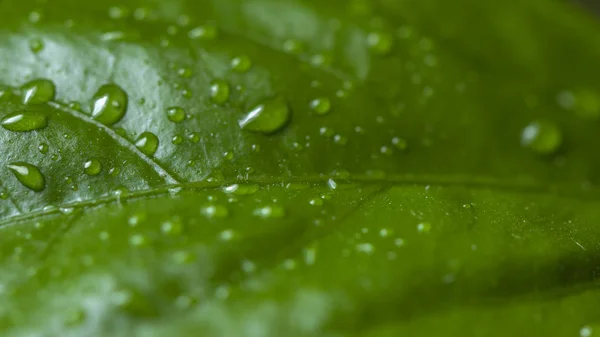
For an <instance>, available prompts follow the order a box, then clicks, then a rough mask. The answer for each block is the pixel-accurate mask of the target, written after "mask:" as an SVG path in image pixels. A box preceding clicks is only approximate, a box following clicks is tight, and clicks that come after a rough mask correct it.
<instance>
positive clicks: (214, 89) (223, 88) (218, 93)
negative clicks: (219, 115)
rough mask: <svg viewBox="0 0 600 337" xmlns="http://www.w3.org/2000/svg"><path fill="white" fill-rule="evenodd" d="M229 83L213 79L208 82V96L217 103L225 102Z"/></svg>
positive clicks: (227, 96)
mask: <svg viewBox="0 0 600 337" xmlns="http://www.w3.org/2000/svg"><path fill="white" fill-rule="evenodd" d="M229 93H230V88H229V84H228V83H227V82H225V81H224V80H214V81H212V82H211V84H210V98H211V100H212V101H213V102H214V103H216V104H219V105H222V104H225V103H226V102H227V100H229Z"/></svg>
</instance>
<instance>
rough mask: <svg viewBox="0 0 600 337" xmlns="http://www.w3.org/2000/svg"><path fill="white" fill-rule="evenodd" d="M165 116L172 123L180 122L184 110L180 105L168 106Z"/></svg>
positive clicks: (183, 116) (183, 117)
mask: <svg viewBox="0 0 600 337" xmlns="http://www.w3.org/2000/svg"><path fill="white" fill-rule="evenodd" d="M167 118H168V119H169V120H170V121H171V122H173V123H180V122H182V121H183V120H184V119H185V110H183V108H180V107H171V108H168V109H167Z"/></svg>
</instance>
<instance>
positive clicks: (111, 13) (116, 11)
mask: <svg viewBox="0 0 600 337" xmlns="http://www.w3.org/2000/svg"><path fill="white" fill-rule="evenodd" d="M128 15H129V10H128V9H127V8H126V7H123V6H112V7H110V8H109V9H108V17H109V18H111V19H114V20H118V19H123V18H126V17H127V16H128Z"/></svg>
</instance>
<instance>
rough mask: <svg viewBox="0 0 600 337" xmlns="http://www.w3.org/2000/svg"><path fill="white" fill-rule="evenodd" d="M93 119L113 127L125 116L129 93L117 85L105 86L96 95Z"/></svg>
mask: <svg viewBox="0 0 600 337" xmlns="http://www.w3.org/2000/svg"><path fill="white" fill-rule="evenodd" d="M93 99H94V103H93V107H92V117H93V118H94V119H95V120H97V121H98V122H100V123H102V124H105V125H113V124H115V123H117V122H118V121H120V120H121V119H122V118H123V116H125V111H127V93H125V91H124V90H123V89H121V87H119V86H117V85H116V84H105V85H103V86H101V87H100V89H98V91H97V92H96V94H95V95H94V98H93Z"/></svg>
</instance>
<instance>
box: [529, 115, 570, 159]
mask: <svg viewBox="0 0 600 337" xmlns="http://www.w3.org/2000/svg"><path fill="white" fill-rule="evenodd" d="M561 144H562V132H561V130H560V129H559V127H558V125H556V124H555V123H553V122H550V121H546V120H538V121H534V122H531V123H530V124H529V125H527V126H526V127H525V128H524V129H523V131H522V133H521V145H523V146H524V147H526V148H529V149H531V150H533V151H534V152H537V153H539V154H552V153H554V152H556V151H557V150H558V148H559V147H560V146H561Z"/></svg>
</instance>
